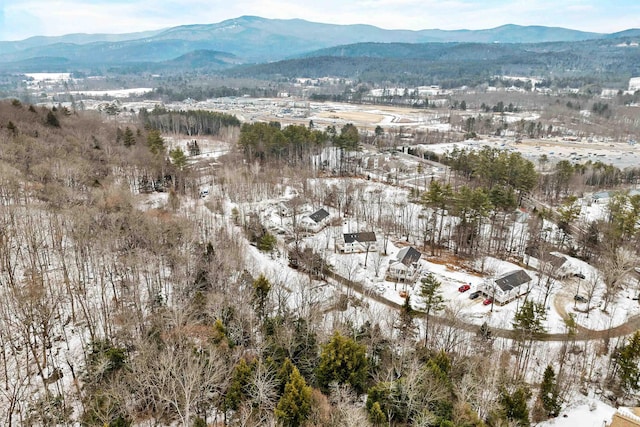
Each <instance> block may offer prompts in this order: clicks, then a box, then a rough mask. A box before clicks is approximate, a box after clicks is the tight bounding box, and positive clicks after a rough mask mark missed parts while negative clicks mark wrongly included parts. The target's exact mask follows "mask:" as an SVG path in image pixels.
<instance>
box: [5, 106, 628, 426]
mask: <svg viewBox="0 0 640 427" xmlns="http://www.w3.org/2000/svg"><path fill="white" fill-rule="evenodd" d="M163 121H165V122H163ZM176 123H179V124H176ZM180 123H182V124H180ZM184 123H187V124H186V125H183V124H184ZM226 127H235V128H237V127H238V122H237V120H236V119H235V118H232V117H228V116H226V115H217V114H205V113H200V112H188V113H184V112H180V113H175V112H174V113H168V112H164V113H162V112H160V111H158V112H157V114H156V113H154V112H147V113H143V114H142V117H141V118H140V121H129V122H121V121H118V120H117V117H115V118H114V117H107V118H106V120H105V117H101V116H100V115H99V114H98V113H95V112H82V113H78V112H75V111H70V110H68V109H64V108H55V109H48V108H45V107H38V106H36V107H34V106H30V105H27V104H23V103H21V102H19V101H17V100H14V101H5V102H2V103H0V224H1V227H0V293H1V295H2V298H1V299H2V301H3V302H2V304H0V347H1V348H2V354H0V357H1V359H0V365H1V366H2V370H0V379H1V381H0V385H1V387H0V389H1V393H2V395H3V399H1V400H2V401H3V402H4V403H2V405H1V406H0V408H1V410H2V413H1V414H0V416H1V417H2V423H3V424H4V425H66V424H71V423H72V422H79V423H81V424H82V425H89V426H94V425H95V426H105V425H108V426H114V427H115V426H127V425H183V426H206V425H230V426H241V425H242V426H264V425H283V426H353V425H361V426H368V425H375V426H380V425H393V426H408V425H415V426H441V427H445V426H446V427H448V426H460V427H467V426H469V427H470V426H528V425H530V423H531V422H532V420H536V421H537V420H542V419H546V418H548V417H553V416H557V415H558V414H559V412H560V408H561V407H562V406H563V405H564V404H565V403H566V401H567V399H568V398H569V397H570V396H571V393H572V392H575V391H576V388H578V389H580V388H583V387H591V386H594V387H601V388H603V389H605V390H607V393H608V395H609V396H610V397H611V398H612V399H613V400H616V399H618V401H620V402H628V401H630V400H631V401H633V399H634V398H635V396H636V394H634V393H636V392H637V390H638V388H639V387H640V384H639V383H638V378H639V375H640V374H639V372H640V368H639V367H638V361H639V360H640V334H639V333H636V334H635V335H634V336H633V337H631V338H630V339H628V340H626V339H620V340H617V341H615V342H614V340H611V342H609V341H607V342H604V343H603V342H600V341H598V342H591V341H588V340H587V341H580V340H576V331H575V327H573V328H572V327H571V326H570V325H569V326H568V328H567V334H566V338H564V339H563V340H562V341H561V342H558V343H557V345H556V346H555V347H548V346H549V345H550V344H549V343H545V342H540V341H538V338H539V337H541V336H542V335H544V332H545V331H544V328H542V327H541V319H542V318H543V316H544V313H543V312H541V311H540V307H539V306H538V305H536V304H533V303H530V304H527V303H525V304H523V305H522V308H521V310H520V311H519V312H518V315H517V316H516V318H515V319H514V320H513V324H512V325H511V326H512V329H513V330H514V331H515V332H514V334H513V335H512V336H510V337H509V338H499V337H496V336H494V334H493V333H492V331H491V330H490V329H489V328H487V327H486V326H485V327H481V328H475V329H473V330H470V329H469V328H464V327H462V326H461V325H462V324H461V323H460V319H458V318H457V317H456V315H455V313H454V312H451V311H449V310H444V307H443V301H442V299H441V298H439V297H438V287H439V286H440V285H441V284H440V283H438V281H437V280H436V279H435V278H434V277H433V276H429V277H427V278H426V279H425V280H424V281H423V282H422V285H421V295H422V297H423V299H424V303H422V307H421V309H420V310H419V311H417V310H416V309H415V308H414V307H412V305H411V304H410V302H409V300H408V299H406V304H405V305H404V306H403V307H401V308H400V309H395V310H388V311H384V312H381V313H374V312H371V316H370V318H371V320H370V321H367V322H363V323H361V324H357V323H354V322H353V321H352V319H349V318H347V317H343V316H341V315H340V314H339V313H340V312H339V311H338V314H337V315H333V316H329V315H328V313H326V312H324V311H322V310H318V309H317V307H316V306H315V305H314V304H312V303H311V301H310V300H308V299H307V298H302V301H303V302H301V303H299V304H297V305H296V306H292V305H291V304H288V303H287V301H288V298H289V297H290V292H291V289H293V288H295V287H294V285H296V284H294V283H291V281H292V280H300V279H297V278H292V277H291V276H283V278H281V279H278V278H276V279H273V278H268V277H266V276H264V275H262V274H260V271H259V268H256V266H255V265H251V264H250V263H249V262H248V261H247V258H246V257H245V256H244V254H245V253H246V252H247V245H248V243H247V238H246V237H244V235H243V234H242V233H241V232H240V231H241V228H240V227H238V226H237V225H234V222H239V221H238V219H237V218H231V219H232V221H227V219H229V218H226V216H225V210H224V208H223V203H224V202H225V200H226V201H231V202H234V203H241V202H250V201H256V200H260V199H263V198H268V197H276V196H277V195H278V194H280V189H281V187H282V185H283V184H286V185H291V186H294V187H296V188H298V189H299V191H300V195H301V197H303V198H308V199H312V198H317V199H318V200H322V202H323V203H326V204H327V205H328V206H332V207H335V208H337V209H338V210H339V211H340V212H343V213H347V212H348V213H349V215H352V216H361V217H362V218H363V219H365V220H366V221H368V222H371V223H372V224H377V225H379V226H380V227H381V228H383V229H384V230H387V231H385V233H386V234H387V235H394V236H396V237H397V238H403V237H404V235H405V234H406V236H407V239H408V238H409V234H412V233H419V235H420V239H422V240H423V241H424V246H425V248H430V249H431V251H432V254H433V255H448V254H449V249H447V248H455V249H454V250H455V252H456V253H457V255H458V256H460V257H463V258H469V259H471V258H474V257H478V256H480V255H482V254H487V253H491V254H492V255H495V256H498V257H502V258H508V257H510V256H512V255H513V254H512V253H511V251H510V249H509V247H510V246H509V243H508V241H507V240H506V233H505V230H506V228H507V224H508V223H509V222H510V221H513V216H514V215H515V213H516V211H515V209H516V208H517V207H518V206H519V205H520V204H521V203H523V199H524V198H528V197H531V196H535V197H539V198H541V199H542V200H544V201H545V202H548V203H550V205H552V206H554V209H553V210H549V211H543V210H540V212H539V214H540V215H539V216H534V217H533V219H532V225H531V227H532V230H538V231H539V232H538V233H536V232H535V231H534V232H532V233H530V236H529V238H530V239H532V242H535V241H536V239H542V238H543V237H542V236H543V233H542V229H541V219H542V218H544V217H545V216H546V217H547V218H554V217H556V218H557V219H558V221H559V222H560V223H562V221H564V223H565V226H564V232H565V233H566V236H565V238H564V239H562V241H559V242H551V243H550V244H551V245H556V244H557V246H558V247H559V248H560V249H563V250H575V252H576V253H577V254H578V255H579V256H582V257H583V258H585V259H590V260H595V261H597V262H599V263H600V264H601V266H602V268H603V270H605V271H607V274H608V276H607V278H608V279H607V280H609V282H608V286H609V287H610V294H611V295H614V294H615V292H616V291H617V290H618V282H619V280H620V275H621V272H622V271H623V270H625V269H627V267H628V262H629V261H630V259H622V256H623V255H624V254H626V253H627V252H622V251H621V250H620V248H626V250H627V251H628V252H629V253H634V252H635V248H637V247H638V243H639V241H638V239H640V232H639V231H638V227H636V225H637V222H638V215H640V209H638V206H640V204H639V203H638V200H637V199H630V200H628V199H625V197H627V198H628V196H627V195H626V193H624V192H620V193H619V196H618V197H619V199H617V200H618V202H617V203H618V206H619V209H618V213H617V214H614V215H612V216H611V218H610V219H609V221H602V222H599V223H594V224H593V225H592V226H590V227H589V228H588V230H581V229H580V230H575V229H572V228H571V227H570V225H571V224H572V222H573V220H574V219H575V218H574V217H573V216H572V215H574V214H575V211H574V210H572V209H571V203H572V200H574V199H572V198H571V195H572V194H573V189H574V188H576V185H578V186H582V187H580V188H587V187H588V188H601V187H602V188H604V187H605V186H607V187H617V188H620V189H622V188H623V187H622V184H624V183H625V182H627V181H628V180H629V179H631V178H629V177H630V176H631V175H630V174H632V175H633V176H634V177H635V176H637V171H635V172H629V171H624V172H623V171H618V170H615V169H611V168H610V167H607V166H605V165H599V164H588V165H585V166H584V167H582V166H581V167H577V166H572V165H566V164H558V165H554V166H549V167H548V170H547V172H546V173H542V174H541V173H538V172H537V171H536V168H535V165H533V164H532V163H531V162H529V161H527V160H525V159H523V158H522V157H521V156H520V155H518V154H514V153H511V154H507V153H504V152H499V151H496V150H492V149H484V150H482V151H480V152H477V153H470V152H464V151H456V152H453V153H451V155H450V156H448V157H447V158H446V159H444V162H445V163H446V164H448V165H449V166H450V167H451V170H452V171H453V174H452V176H451V177H449V179H448V180H447V181H439V180H434V181H432V182H431V183H430V185H429V187H428V189H425V190H424V191H413V192H412V194H411V198H412V200H413V201H414V202H415V203H417V204H418V205H419V206H421V208H422V209H424V212H425V213H426V214H429V215H425V218H426V219H428V221H427V222H426V225H427V226H425V229H424V234H423V230H410V229H408V228H407V223H406V222H405V220H406V218H407V217H408V216H409V215H413V214H414V213H411V212H410V211H409V207H408V206H409V205H408V204H406V203H405V204H404V205H402V206H400V205H399V206H398V208H399V209H401V211H400V212H401V213H402V214H401V215H393V216H392V217H384V216H383V215H382V214H381V213H380V214H376V212H382V210H381V209H376V205H375V201H376V198H375V197H374V195H371V194H369V195H365V194H364V189H363V188H358V187H357V186H351V185H350V184H345V188H344V189H336V188H329V187H323V186H309V185H308V184H307V179H308V178H310V177H312V176H316V175H317V171H315V170H313V169H312V166H311V162H308V161H307V160H306V159H308V157H309V156H310V155H312V154H314V153H317V152H319V151H320V150H322V149H324V148H331V147H336V149H337V150H339V152H341V153H342V154H343V156H341V157H340V158H341V159H344V168H343V167H340V168H339V170H337V171H335V174H336V175H342V176H344V177H347V176H350V175H354V174H357V173H358V168H357V167H352V166H351V165H352V164H353V163H354V162H356V161H357V154H358V152H359V151H358V150H359V147H360V144H361V143H362V135H361V134H360V132H359V131H358V129H357V128H356V127H355V126H353V125H346V126H344V127H343V128H341V129H331V128H329V129H322V130H320V129H309V128H307V127H304V126H289V127H285V128H284V129H283V128H282V127H281V126H280V124H279V123H270V124H263V123H257V124H253V125H249V124H244V125H242V127H241V128H240V129H239V137H238V138H237V141H232V142H238V144H237V147H236V148H234V149H233V150H232V151H231V152H230V153H229V154H228V155H227V156H226V157H225V158H224V159H223V160H224V161H222V162H220V163H219V164H218V165H217V166H216V167H215V168H213V171H209V172H207V173H211V174H213V177H214V179H215V181H216V182H217V183H219V186H218V187H216V188H215V189H212V193H213V194H212V195H211V196H210V197H211V200H210V201H209V202H207V206H206V209H198V208H197V207H196V205H195V204H194V202H193V200H194V199H197V198H198V188H199V182H200V181H199V179H200V176H199V175H198V172H197V170H196V168H192V167H190V166H189V165H188V163H187V161H186V159H185V157H186V153H182V154H181V153H179V152H177V151H175V150H172V151H171V152H167V148H166V145H165V141H164V139H163V136H162V134H161V133H160V132H158V129H161V130H162V131H163V132H185V133H187V134H189V135H194V134H197V133H199V132H202V133H211V134H217V133H220V132H224V133H225V135H235V134H237V132H225V128H226ZM154 128H155V129H154ZM205 129H207V130H205ZM236 130H238V129H236ZM341 164H342V163H341ZM327 173H328V172H327ZM345 182H348V181H345ZM342 190H344V191H342ZM158 195H162V196H163V197H165V196H166V197H165V198H163V199H162V200H166V203H163V204H161V205H159V206H154V207H148V206H146V205H145V204H144V203H141V200H146V199H145V197H147V198H148V197H151V196H158ZM376 197H377V200H378V204H382V203H387V201H385V200H383V199H382V198H381V196H380V195H379V194H378V195H377V196H376ZM574 201H575V200H574ZM627 201H628V202H630V203H631V205H632V206H633V209H631V210H629V209H627V206H628V204H627ZM367 203H369V204H367ZM445 211H448V212H449V213H450V214H451V215H454V216H456V217H458V218H459V219H460V221H459V222H458V225H457V227H454V228H451V229H450V231H449V235H446V233H445V232H444V230H443V229H442V228H441V227H440V229H439V228H438V226H439V225H440V224H443V221H441V220H439V219H438V217H439V216H444V215H445ZM634 215H635V216H634ZM429 221H433V225H434V226H433V227H430V226H428V225H429V224H428V222H429ZM487 227H490V232H489V233H490V235H491V238H490V239H483V238H480V236H481V235H482V234H483V233H485V231H483V230H485V229H486V228H487ZM536 227H537V228H536ZM561 228H562V227H561ZM262 237H264V236H262ZM522 238H527V236H523V237H522ZM449 241H451V242H453V243H452V244H450V243H448V242H449ZM538 241H539V240H538ZM269 246H270V245H266V247H264V248H261V249H264V250H269V249H270V247H269ZM309 283H311V282H309ZM306 284H307V282H303V283H298V284H297V285H301V286H300V289H305V285H306ZM301 292H302V291H301ZM345 298H347V299H348V298H349V296H345ZM350 303H351V304H352V303H353V301H352V302H350ZM360 304H361V310H362V311H363V312H364V311H367V310H372V308H370V307H367V306H366V304H365V303H364V302H360ZM424 312H427V313H431V314H435V313H438V314H439V317H442V318H447V319H448V321H447V322H444V323H443V322H438V321H435V320H434V321H432V322H427V323H426V328H423V330H424V331H426V333H425V336H422V334H421V333H420V329H419V327H418V326H419V324H422V322H423V319H424V317H423V316H424ZM328 318H330V319H331V320H330V322H327V319H328ZM428 319H429V316H427V320H428ZM536 354H538V355H539V354H546V355H547V356H546V359H538V362H534V361H533V360H534V358H535V357H536ZM539 360H544V363H543V365H539ZM596 363H598V364H599V365H598V366H602V367H603V368H602V369H603V371H602V375H600V374H598V373H595V372H594V369H593V366H594V365H596ZM70 376H71V380H70V378H69V377H70Z"/></svg>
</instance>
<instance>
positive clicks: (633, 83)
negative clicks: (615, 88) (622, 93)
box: [629, 77, 640, 92]
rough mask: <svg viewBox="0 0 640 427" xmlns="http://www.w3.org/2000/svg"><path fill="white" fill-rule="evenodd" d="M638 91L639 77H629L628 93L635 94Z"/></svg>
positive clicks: (639, 85) (639, 87)
mask: <svg viewBox="0 0 640 427" xmlns="http://www.w3.org/2000/svg"><path fill="white" fill-rule="evenodd" d="M637 90H640V77H631V78H630V79H629V91H630V92H635V91H637Z"/></svg>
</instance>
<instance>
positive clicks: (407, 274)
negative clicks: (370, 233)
mask: <svg viewBox="0 0 640 427" xmlns="http://www.w3.org/2000/svg"><path fill="white" fill-rule="evenodd" d="M420 257H422V253H420V251H418V250H417V249H415V248H414V247H412V246H408V247H406V248H402V249H400V251H399V252H398V254H397V255H396V258H395V259H392V260H390V261H389V268H388V269H387V276H388V277H389V278H390V279H391V280H397V281H401V282H409V281H414V280H416V278H417V277H418V275H419V274H420Z"/></svg>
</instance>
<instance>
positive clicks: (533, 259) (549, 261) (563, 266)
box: [522, 246, 574, 279]
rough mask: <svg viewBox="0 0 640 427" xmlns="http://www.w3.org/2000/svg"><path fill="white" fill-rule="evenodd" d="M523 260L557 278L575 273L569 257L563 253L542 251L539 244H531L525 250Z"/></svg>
mask: <svg viewBox="0 0 640 427" xmlns="http://www.w3.org/2000/svg"><path fill="white" fill-rule="evenodd" d="M522 260H523V262H524V263H525V264H526V265H528V266H531V267H533V268H535V269H537V270H539V271H542V272H544V273H546V274H549V275H551V276H553V277H555V278H557V279H562V278H564V277H568V276H570V275H571V274H573V273H574V271H573V269H572V268H571V265H570V263H568V262H567V258H566V257H565V256H564V255H562V254H561V253H558V252H556V253H552V252H547V253H544V252H543V253H541V251H540V248H539V247H538V246H529V247H527V248H526V249H525V250H524V257H523V259H522Z"/></svg>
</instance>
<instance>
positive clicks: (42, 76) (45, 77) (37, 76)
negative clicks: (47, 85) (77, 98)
mask: <svg viewBox="0 0 640 427" xmlns="http://www.w3.org/2000/svg"><path fill="white" fill-rule="evenodd" d="M25 76H27V77H29V78H31V79H33V80H35V81H36V82H45V81H65V80H70V79H71V73H26V74H25Z"/></svg>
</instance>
